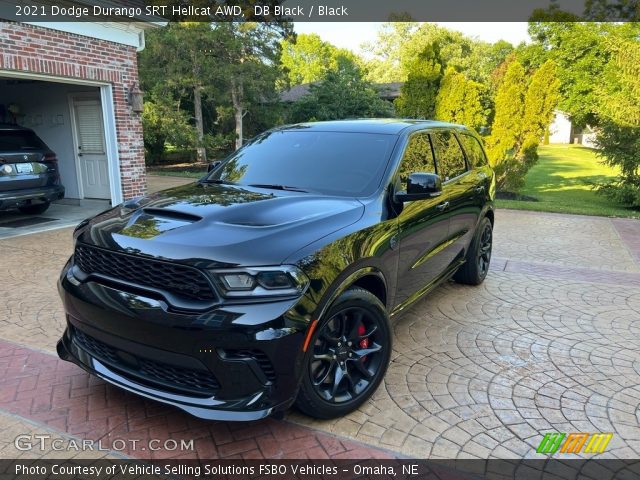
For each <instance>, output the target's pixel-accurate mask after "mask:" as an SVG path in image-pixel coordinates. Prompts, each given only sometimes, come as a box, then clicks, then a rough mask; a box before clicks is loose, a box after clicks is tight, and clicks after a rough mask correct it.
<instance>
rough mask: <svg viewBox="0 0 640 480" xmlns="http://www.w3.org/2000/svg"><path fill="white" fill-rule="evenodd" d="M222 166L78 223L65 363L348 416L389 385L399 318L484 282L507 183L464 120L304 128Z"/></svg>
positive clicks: (115, 376)
mask: <svg viewBox="0 0 640 480" xmlns="http://www.w3.org/2000/svg"><path fill="white" fill-rule="evenodd" d="M212 167H213V168H212V169H211V171H210V172H209V174H208V175H206V176H205V177H204V178H202V179H201V180H200V181H198V182H197V183H194V184H190V185H186V186H182V187H178V188H174V189H171V190H166V191H164V192H159V193H156V194H153V195H150V196H147V197H142V198H138V199H134V200H130V201H128V202H125V203H124V204H122V205H120V206H118V207H116V208H113V209H111V210H109V211H107V212H105V213H102V214H101V215H98V216H97V217H95V218H93V219H91V220H88V221H85V222H83V223H81V224H80V225H79V226H78V228H77V229H76V231H75V234H74V238H75V253H74V255H73V256H72V257H71V259H70V260H69V262H68V263H67V265H66V266H65V268H64V270H63V272H62V274H61V277H60V283H59V289H60V293H61V295H62V299H63V301H64V306H65V309H66V312H67V320H68V327H67V330H66V331H65V333H64V335H63V337H62V339H61V340H60V342H59V343H58V354H59V355H60V357H61V358H63V359H65V360H69V361H72V362H75V363H76V364H78V365H79V366H81V367H82V368H84V369H86V370H87V371H89V372H91V373H94V374H96V375H97V376H99V377H101V378H103V379H105V380H106V381H108V382H111V383H113V384H115V385H118V386H120V387H122V388H125V389H127V390H130V391H132V392H135V393H137V394H140V395H143V396H145V397H148V398H152V399H156V400H159V401H162V402H165V403H169V404H172V405H176V406H178V407H180V408H182V409H184V410H186V411H187V412H190V413H192V414H194V415H196V416H199V417H204V418H210V419H223V420H253V419H258V418H262V417H265V416H267V415H269V414H272V413H280V412H282V411H283V410H285V409H287V408H288V407H289V406H290V405H292V404H293V403H294V402H295V403H296V405H297V406H298V407H299V408H300V409H301V410H302V411H303V412H305V413H307V414H309V415H311V416H314V417H318V418H329V417H335V416H339V415H343V414H345V413H347V412H350V411H351V410H353V409H355V408H356V407H358V406H359V405H360V404H362V403H363V402H364V401H365V400H366V399H367V398H368V397H369V396H370V395H371V394H372V393H373V392H374V390H375V389H376V387H377V386H378V384H379V383H380V381H381V380H382V377H383V376H384V373H385V371H386V369H387V365H388V363H389V356H390V353H391V342H392V331H391V327H390V323H389V321H390V318H391V317H393V316H394V315H396V314H398V313H400V312H401V311H403V310H404V309H406V308H407V307H408V306H409V305H410V304H412V303H413V302H414V301H416V300H417V299H419V298H420V297H421V296H422V295H423V294H425V293H427V292H428V291H430V290H431V289H433V288H434V287H435V286H436V285H438V284H439V283H440V282H443V281H445V280H447V279H448V278H450V277H452V276H453V277H454V278H455V279H456V280H457V281H459V282H462V283H466V284H471V285H477V284H479V283H481V282H482V281H483V280H484V278H485V276H486V275H487V270H488V268H489V260H490V258H491V245H492V227H493V221H494V212H493V197H494V190H495V179H494V174H493V172H492V170H491V169H490V168H489V167H488V166H487V160H486V157H485V154H484V151H483V149H482V146H481V143H480V140H479V139H478V137H477V136H476V134H474V133H472V132H471V131H470V130H469V129H467V128H465V127H462V126H457V125H451V124H446V123H439V122H431V121H414V120H354V121H336V122H321V123H307V124H299V125H292V126H286V127H281V128H276V129H274V130H271V131H268V132H266V133H264V134H262V135H259V136H258V137H256V138H255V139H253V140H252V141H251V142H250V143H248V144H247V145H245V146H244V147H243V148H242V149H240V150H238V151H237V152H235V153H233V154H232V155H231V156H229V157H228V158H227V159H225V160H224V161H222V162H217V163H216V164H214V165H213V166H212Z"/></svg>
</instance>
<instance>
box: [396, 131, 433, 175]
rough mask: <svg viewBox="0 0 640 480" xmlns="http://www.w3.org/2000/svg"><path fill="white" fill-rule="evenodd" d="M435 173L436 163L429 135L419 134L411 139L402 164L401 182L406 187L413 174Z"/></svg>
mask: <svg viewBox="0 0 640 480" xmlns="http://www.w3.org/2000/svg"><path fill="white" fill-rule="evenodd" d="M418 172H420V173H435V172H436V162H435V161H434V159H433V151H432V150H431V142H430V141H429V135H427V134H426V133H418V134H416V135H413V136H411V137H410V138H409V143H408V144H407V148H406V149H405V151H404V156H403V157H402V162H401V163H400V181H401V182H402V184H403V185H404V184H405V183H406V181H407V178H408V177H409V175H411V174H412V173H418Z"/></svg>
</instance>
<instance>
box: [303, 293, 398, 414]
mask: <svg viewBox="0 0 640 480" xmlns="http://www.w3.org/2000/svg"><path fill="white" fill-rule="evenodd" d="M343 326H344V327H343ZM347 330H348V331H347ZM338 334H340V335H338ZM333 335H335V336H333ZM345 340H346V343H345ZM354 342H356V343H355V344H354ZM391 348H392V334H391V327H390V324H389V317H388V316H387V312H386V310H385V308H384V305H383V304H382V302H380V300H378V298H377V297H376V296H375V295H373V294H372V293H371V292H369V291H367V290H364V289H362V288H356V287H353V288H350V289H349V290H347V291H346V292H344V293H343V294H342V295H340V297H338V299H337V300H336V301H335V302H334V304H333V305H332V306H331V307H330V308H329V310H328V311H327V313H326V314H325V315H324V318H322V319H321V320H320V322H319V324H318V327H317V328H316V330H315V332H314V335H313V337H312V339H311V342H310V343H309V347H308V350H307V354H306V357H305V362H304V366H303V375H302V383H301V386H300V391H299V392H298V397H297V399H296V406H297V407H298V409H300V410H301V411H302V412H303V413H305V414H307V415H309V416H310V417H314V418H320V419H328V418H335V417H341V416H343V415H346V414H347V413H349V412H352V411H353V410H355V409H356V408H358V407H359V406H360V405H362V404H363V403H364V402H366V401H367V400H368V399H369V397H370V396H371V395H372V394H373V392H375V391H376V389H377V388H378V386H379V385H380V382H381V381H382V379H383V378H384V375H385V373H386V371H387V367H388V366H389V359H390V358H391ZM350 354H351V355H350ZM319 357H321V358H320V359H319ZM341 365H342V366H341ZM338 371H339V372H338ZM336 379H337V381H336Z"/></svg>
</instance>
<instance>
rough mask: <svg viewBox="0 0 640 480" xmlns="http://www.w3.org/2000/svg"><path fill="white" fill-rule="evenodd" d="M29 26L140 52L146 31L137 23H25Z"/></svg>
mask: <svg viewBox="0 0 640 480" xmlns="http://www.w3.org/2000/svg"><path fill="white" fill-rule="evenodd" d="M24 23H26V24H27V25H33V26H36V27H42V28H48V29H50V30H57V31H60V32H65V33H71V34H75V35H82V36H83V37H89V38H97V39H98V40H106V41H108V42H113V43H118V44H121V45H127V46H129V47H135V48H136V49H137V50H138V51H139V50H140V49H141V47H142V45H141V42H140V40H141V39H140V33H141V32H143V31H144V30H143V29H142V28H140V26H139V25H138V23H137V22H126V23H125V22H104V23H103V22H24Z"/></svg>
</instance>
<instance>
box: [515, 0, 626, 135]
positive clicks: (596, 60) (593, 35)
mask: <svg viewBox="0 0 640 480" xmlns="http://www.w3.org/2000/svg"><path fill="white" fill-rule="evenodd" d="M558 18H561V19H567V18H568V19H573V21H546V22H532V23H530V24H529V34H530V35H531V38H532V39H533V40H534V43H533V44H532V45H530V46H527V47H525V48H523V50H522V52H520V53H521V55H519V56H520V57H527V60H528V61H529V62H531V63H532V65H531V67H533V68H537V67H538V66H540V65H542V64H543V63H544V62H545V61H546V60H553V61H554V62H555V64H556V67H557V72H556V74H557V76H558V79H559V80H560V102H559V104H558V107H559V108H560V109H561V110H562V111H564V112H567V113H568V114H569V115H570V117H571V120H572V122H573V123H574V124H575V125H576V126H578V127H584V126H585V125H592V126H595V125H597V124H598V121H599V120H598V113H599V104H600V99H601V93H600V91H599V85H600V82H601V80H602V79H603V78H604V76H605V70H606V68H607V65H609V60H610V58H611V55H612V52H611V50H610V49H609V48H608V47H607V39H611V38H613V39H616V40H615V41H625V40H628V41H632V42H633V41H636V40H637V35H638V25H637V24H634V23H623V24H616V23H597V22H578V21H575V20H576V17H575V16H574V15H570V14H565V13H563V12H556V13H554V14H553V15H552V16H551V19H552V20H556V19H558Z"/></svg>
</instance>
